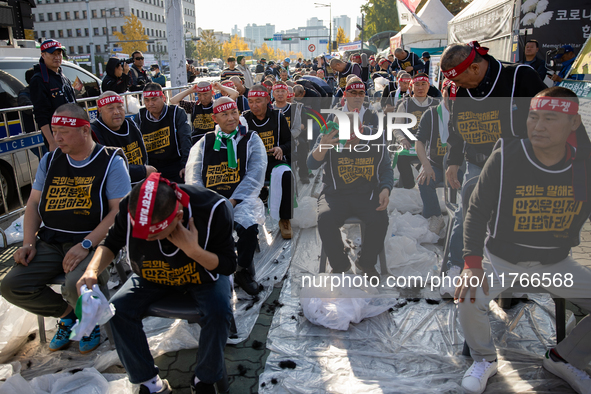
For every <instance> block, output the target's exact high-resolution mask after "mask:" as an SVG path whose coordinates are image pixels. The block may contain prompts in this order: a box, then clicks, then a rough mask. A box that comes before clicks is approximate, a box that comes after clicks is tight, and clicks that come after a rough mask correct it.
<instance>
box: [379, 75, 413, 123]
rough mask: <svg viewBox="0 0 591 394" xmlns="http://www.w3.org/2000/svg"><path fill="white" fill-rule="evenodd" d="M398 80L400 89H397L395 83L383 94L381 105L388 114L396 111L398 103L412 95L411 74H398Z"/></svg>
mask: <svg viewBox="0 0 591 394" xmlns="http://www.w3.org/2000/svg"><path fill="white" fill-rule="evenodd" d="M397 80H398V87H395V84H394V82H390V83H389V84H388V86H386V87H385V88H384V91H383V92H382V99H381V105H382V108H384V112H386V113H387V112H394V111H396V108H397V107H398V102H399V101H400V100H402V99H403V98H404V97H408V96H410V94H411V90H410V83H411V81H412V77H411V76H410V74H408V73H407V72H405V71H403V72H401V73H398V75H397Z"/></svg>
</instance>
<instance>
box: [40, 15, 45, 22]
mask: <svg viewBox="0 0 591 394" xmlns="http://www.w3.org/2000/svg"><path fill="white" fill-rule="evenodd" d="M44 20H45V17H44V16H43V14H39V22H43V21H44Z"/></svg>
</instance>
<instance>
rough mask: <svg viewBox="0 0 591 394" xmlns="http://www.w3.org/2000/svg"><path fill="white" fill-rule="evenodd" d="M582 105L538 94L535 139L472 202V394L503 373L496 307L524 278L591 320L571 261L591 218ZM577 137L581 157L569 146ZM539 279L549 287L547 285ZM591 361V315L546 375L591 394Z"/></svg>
mask: <svg viewBox="0 0 591 394" xmlns="http://www.w3.org/2000/svg"><path fill="white" fill-rule="evenodd" d="M532 72H534V73H535V71H534V70H532ZM535 75H536V77H537V73H536V74H535ZM578 101H579V100H578V98H577V96H576V95H575V94H574V93H573V92H572V91H570V90H568V89H565V88H561V87H553V88H550V89H546V90H544V91H542V92H540V93H538V94H537V95H536V96H535V97H534V98H533V99H532V100H531V108H530V110H529V116H528V118H527V136H528V139H523V140H517V139H511V140H505V139H502V140H500V141H499V143H498V144H497V147H496V149H495V150H494V151H493V152H492V155H491V156H490V158H489V159H488V161H487V162H486V164H485V165H484V168H483V169H482V173H481V174H480V178H479V180H478V183H477V185H476V189H475V190H474V192H473V194H472V197H471V199H470V208H469V209H468V212H467V214H466V220H465V222H464V228H465V231H464V262H465V263H464V271H463V272H462V278H464V276H465V277H466V281H462V285H461V286H459V287H458V288H457V289H456V293H455V298H456V299H459V319H460V323H461V325H462V329H463V332H464V337H465V339H466V342H467V344H468V346H469V347H470V351H471V355H472V358H473V359H474V361H475V362H474V364H473V365H472V367H471V368H470V369H469V370H468V371H467V372H466V374H465V375H464V378H463V380H462V387H463V388H464V390H465V391H466V392H469V393H481V392H483V391H484V389H485V388H486V383H487V380H488V378H489V377H491V376H492V375H494V374H495V373H496V372H497V353H496V349H495V346H494V343H493V341H492V335H491V327H490V323H489V319H488V316H487V313H488V306H489V303H490V301H491V300H492V299H494V298H495V297H497V295H499V294H500V293H501V292H503V291H505V290H507V289H509V288H510V287H511V286H512V280H511V278H513V277H514V276H515V275H517V276H519V277H520V278H521V279H522V280H523V278H527V279H528V281H531V282H530V283H531V284H532V285H533V286H543V287H544V288H545V289H546V290H547V291H549V292H550V293H551V294H552V295H553V296H555V297H559V298H566V299H570V300H571V302H573V303H574V304H575V305H577V306H578V307H579V308H580V309H581V310H583V311H584V313H589V311H591V297H590V296H591V290H590V289H591V271H590V270H589V267H587V266H583V265H580V264H579V263H577V262H576V261H575V260H574V259H573V258H572V257H571V255H570V250H571V248H572V247H573V246H576V245H578V244H579V234H580V231H581V227H582V226H583V224H584V223H585V221H587V220H588V218H589V215H590V214H591V200H590V199H589V197H590V196H591V182H589V175H588V174H589V173H591V157H590V152H591V148H590V146H591V143H590V142H589V137H588V135H587V133H586V131H585V128H584V127H582V126H581V116H580V115H579V114H578ZM572 134H575V135H576V139H577V149H576V150H575V149H574V148H573V147H572V146H571V145H570V144H569V143H568V142H567V140H568V139H569V137H570V136H571V135H572ZM516 169H518V170H517V171H516ZM487 228H488V236H487ZM484 249H486V257H487V260H488V261H486V260H485V264H483V255H484ZM485 270H486V276H484V275H485ZM471 278H472V279H473V280H470V279H471ZM476 278H478V279H479V280H478V283H476V280H475V279H476ZM536 278H539V279H540V280H541V281H540V282H539V284H537V285H536V284H535V283H536V282H534V281H535V279H536ZM503 279H504V280H503ZM490 281H492V283H489V282H490ZM468 299H469V300H468ZM590 361H591V317H589V315H587V316H586V317H585V318H583V319H582V320H581V321H580V322H579V324H578V325H577V326H576V327H575V328H574V329H573V330H572V331H571V333H570V334H569V335H568V336H567V337H566V338H565V339H564V340H563V341H561V342H560V343H558V345H557V346H556V347H555V348H553V349H551V350H549V351H548V352H547V353H546V355H545V356H544V357H543V362H542V365H543V366H544V368H545V369H547V370H548V371H550V372H552V373H553V374H555V375H557V376H559V377H561V378H562V379H564V380H566V381H567V382H568V383H569V384H570V386H571V387H572V388H573V389H574V390H575V391H576V392H578V393H588V392H589V384H590V382H591V380H590V378H589V375H588V374H587V373H586V372H585V369H586V368H587V367H588V366H589V362H590Z"/></svg>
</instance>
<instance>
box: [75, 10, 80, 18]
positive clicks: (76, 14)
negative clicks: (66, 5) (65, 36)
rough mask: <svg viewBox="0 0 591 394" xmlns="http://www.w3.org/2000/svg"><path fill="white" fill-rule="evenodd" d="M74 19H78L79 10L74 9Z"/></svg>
mask: <svg viewBox="0 0 591 394" xmlns="http://www.w3.org/2000/svg"><path fill="white" fill-rule="evenodd" d="M74 19H80V12H78V11H74Z"/></svg>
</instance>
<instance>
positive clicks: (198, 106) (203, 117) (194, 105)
mask: <svg viewBox="0 0 591 394" xmlns="http://www.w3.org/2000/svg"><path fill="white" fill-rule="evenodd" d="M214 88H215V89H218V90H221V91H225V92H227V94H228V96H230V97H234V96H236V97H238V94H237V93H236V92H235V91H234V89H231V88H228V87H225V86H222V85H221V84H220V83H218V82H215V83H213V84H211V83H210V82H207V81H201V82H198V83H197V84H195V85H193V86H192V87H190V88H188V89H186V90H183V91H182V92H180V93H179V94H177V95H175V96H174V97H173V98H171V99H170V104H172V105H178V106H179V107H181V108H182V109H184V110H185V112H187V113H188V114H191V124H192V125H193V131H192V133H191V144H192V145H195V144H196V143H197V141H199V140H200V139H201V137H203V135H204V134H205V133H208V132H210V131H213V130H214V129H215V122H214V121H213V118H212V116H211V115H212V114H213V90H214ZM190 94H195V95H197V101H192V100H185V97H187V96H188V95H190Z"/></svg>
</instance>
